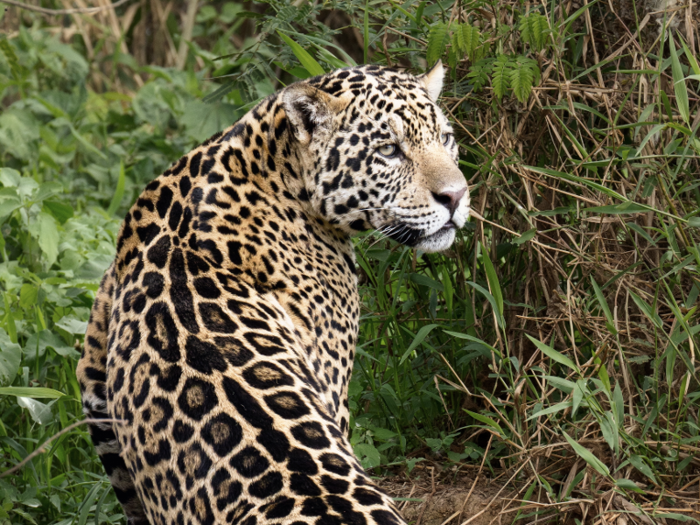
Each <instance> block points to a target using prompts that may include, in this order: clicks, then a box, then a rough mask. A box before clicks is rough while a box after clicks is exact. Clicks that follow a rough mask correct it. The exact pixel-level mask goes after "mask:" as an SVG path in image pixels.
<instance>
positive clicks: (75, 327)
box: [56, 315, 87, 335]
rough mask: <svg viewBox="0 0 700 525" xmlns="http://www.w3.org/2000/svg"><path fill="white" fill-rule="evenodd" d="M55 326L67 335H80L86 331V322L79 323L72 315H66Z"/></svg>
mask: <svg viewBox="0 0 700 525" xmlns="http://www.w3.org/2000/svg"><path fill="white" fill-rule="evenodd" d="M56 326H58V327H59V328H61V329H63V330H65V331H66V332H68V333H69V334H74V335H82V334H84V333H85V331H86V330H87V321H81V320H80V319H77V318H76V317H74V316H72V315H67V316H65V317H63V318H61V320H59V321H58V322H57V323H56Z"/></svg>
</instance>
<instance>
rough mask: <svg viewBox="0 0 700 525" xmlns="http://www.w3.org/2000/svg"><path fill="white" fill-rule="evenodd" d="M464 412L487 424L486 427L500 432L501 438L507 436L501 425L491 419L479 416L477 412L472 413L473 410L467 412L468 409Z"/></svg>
mask: <svg viewBox="0 0 700 525" xmlns="http://www.w3.org/2000/svg"><path fill="white" fill-rule="evenodd" d="M464 411H465V412H466V413H467V414H469V415H470V416H471V417H473V418H474V419H476V420H477V421H481V422H482V423H485V424H486V425H488V426H490V427H493V428H495V429H496V430H497V431H498V433H499V434H501V436H505V432H503V429H502V428H501V425H499V424H498V423H496V421H494V420H493V419H491V418H490V417H488V416H484V415H483V414H479V413H477V412H472V411H471V410H467V409H466V408H465V409H464Z"/></svg>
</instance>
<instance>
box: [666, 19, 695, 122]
mask: <svg viewBox="0 0 700 525" xmlns="http://www.w3.org/2000/svg"><path fill="white" fill-rule="evenodd" d="M668 48H669V50H670V51H671V72H672V75H673V90H674V91H675V93H676V105H677V106H678V112H679V113H680V114H681V117H683V120H684V121H685V123H686V124H689V123H690V106H689V103H688V88H687V87H686V85H685V79H684V78H683V68H682V67H681V62H680V60H678V53H677V52H676V43H675V42H674V41H673V34H672V32H669V33H668Z"/></svg>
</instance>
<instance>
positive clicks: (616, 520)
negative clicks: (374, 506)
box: [378, 468, 700, 525]
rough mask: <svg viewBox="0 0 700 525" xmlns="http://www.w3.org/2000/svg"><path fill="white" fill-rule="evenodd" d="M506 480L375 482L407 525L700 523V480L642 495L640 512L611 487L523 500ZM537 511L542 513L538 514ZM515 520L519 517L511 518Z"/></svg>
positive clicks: (449, 477)
mask: <svg viewBox="0 0 700 525" xmlns="http://www.w3.org/2000/svg"><path fill="white" fill-rule="evenodd" d="M417 470H418V469H417ZM507 479H508V478H507V477H505V476H499V477H498V478H496V479H495V480H491V479H488V478H485V477H483V476H477V475H476V472H474V474H473V475H470V474H469V473H465V474H462V473H459V472H453V473H449V474H448V473H446V472H445V471H443V472H442V473H441V474H438V473H437V472H435V471H433V470H432V469H431V468H427V469H422V471H421V472H419V473H418V474H417V475H416V471H414V473H413V474H412V475H411V477H410V479H409V478H407V477H405V476H401V477H393V478H385V479H382V480H379V481H378V484H379V486H380V487H381V488H382V489H383V490H384V491H386V492H387V493H388V494H389V495H390V496H392V497H394V498H396V499H397V505H398V507H399V510H400V511H401V513H402V514H403V517H404V518H405V519H406V521H408V522H409V523H410V524H411V525H509V524H516V525H529V524H534V523H537V524H561V525H575V524H576V523H581V524H583V525H588V524H590V525H676V524H678V525H680V524H681V523H683V522H688V521H689V522H691V523H700V479H698V480H696V482H695V483H694V484H692V487H688V490H684V491H677V492H674V493H670V492H667V493H666V497H665V498H663V499H661V500H659V499H656V497H655V496H654V495H653V493H652V494H647V497H646V498H642V499H641V500H640V501H637V502H636V503H637V505H641V507H642V509H643V510H644V512H640V510H639V506H637V505H633V504H632V503H631V502H630V501H628V500H626V499H624V498H623V497H622V496H621V495H620V494H619V493H618V492H616V491H614V490H609V491H605V492H604V493H603V494H601V495H600V497H598V498H597V499H595V500H592V499H584V498H581V499H576V498H570V499H568V500H567V501H566V502H564V503H555V502H549V501H542V502H540V503H537V502H535V501H528V502H524V501H523V497H524V493H525V489H526V485H527V484H526V485H522V486H521V487H520V488H519V489H518V487H516V486H504V483H505V482H506V480H507ZM652 492H653V491H652ZM533 497H535V495H534V494H533ZM657 497H658V496H657ZM536 511H539V512H540V513H541V514H540V515H539V516H537V515H536V514H535V512H536ZM674 514H675V516H674ZM675 517H681V518H683V517H685V519H682V520H678V519H674V518H675ZM516 518H519V519H517V521H516ZM688 518H690V519H688Z"/></svg>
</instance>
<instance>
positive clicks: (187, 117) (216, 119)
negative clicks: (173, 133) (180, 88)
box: [109, 100, 240, 215]
mask: <svg viewBox="0 0 700 525" xmlns="http://www.w3.org/2000/svg"><path fill="white" fill-rule="evenodd" d="M239 116H240V114H239V112H238V111H237V110H236V106H234V105H233V104H228V103H226V102H223V101H221V100H217V101H215V102H203V101H201V100H193V101H191V102H188V103H187V106H186V107H185V112H184V113H183V114H182V118H181V121H182V123H183V124H184V126H185V132H186V133H187V134H188V135H189V136H191V137H193V138H194V139H195V140H197V141H204V140H206V139H208V138H209V137H211V136H212V135H213V134H214V133H216V132H217V131H220V130H222V129H226V128H228V127H229V126H230V125H231V124H232V123H233V122H235V121H236V120H238V117H239ZM121 172H122V168H121V167H120V170H119V181H121V179H122V175H121ZM119 181H118V182H117V190H116V192H115V194H114V196H115V198H116V196H117V195H118V192H119V185H120V182H119ZM122 186H123V183H122ZM112 203H114V200H112ZM120 203H121V201H120ZM118 207H119V205H117V208H118ZM117 208H115V210H114V212H116V211H117ZM109 209H110V210H111V209H112V204H110V208H109ZM114 212H113V213H110V215H113V214H114Z"/></svg>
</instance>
